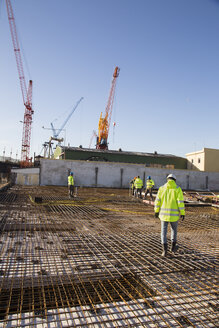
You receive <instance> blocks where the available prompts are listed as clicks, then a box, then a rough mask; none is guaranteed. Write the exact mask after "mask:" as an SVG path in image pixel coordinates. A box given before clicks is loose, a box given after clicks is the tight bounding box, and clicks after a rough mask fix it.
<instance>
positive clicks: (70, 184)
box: [68, 175, 74, 186]
mask: <svg viewBox="0 0 219 328" xmlns="http://www.w3.org/2000/svg"><path fill="white" fill-rule="evenodd" d="M68 185H69V186H74V178H73V176H72V175H69V176H68Z"/></svg>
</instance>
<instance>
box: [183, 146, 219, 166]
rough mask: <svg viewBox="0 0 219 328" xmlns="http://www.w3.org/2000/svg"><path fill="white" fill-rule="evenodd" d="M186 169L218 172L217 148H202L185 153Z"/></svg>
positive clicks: (218, 156)
mask: <svg viewBox="0 0 219 328" xmlns="http://www.w3.org/2000/svg"><path fill="white" fill-rule="evenodd" d="M186 158H187V160H188V164H187V169H188V170H199V171H207V172H219V149H213V148H203V149H202V150H199V151H195V152H194V153H188V154H186Z"/></svg>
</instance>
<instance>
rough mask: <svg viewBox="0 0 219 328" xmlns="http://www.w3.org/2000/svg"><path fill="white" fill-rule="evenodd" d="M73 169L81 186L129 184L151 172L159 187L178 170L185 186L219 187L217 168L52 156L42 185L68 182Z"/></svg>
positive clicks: (45, 163) (45, 165)
mask: <svg viewBox="0 0 219 328" xmlns="http://www.w3.org/2000/svg"><path fill="white" fill-rule="evenodd" d="M70 171H73V172H74V179H75V185H77V186H81V187H95V186H97V187H111V188H121V187H122V188H128V187H129V181H130V180H131V179H132V178H133V177H134V176H136V175H139V176H140V177H141V179H145V178H146V177H147V176H148V175H151V177H152V178H153V180H154V181H155V188H158V187H160V186H161V185H163V184H164V183H165V182H166V176H167V175H168V174H169V173H174V174H175V175H176V177H177V184H178V185H180V186H181V187H182V189H196V190H207V189H209V190H219V173H216V172H200V171H194V170H193V171H190V170H170V169H157V168H148V167H145V165H143V164H127V163H124V164H123V163H107V162H85V161H70V160H48V159H41V170H40V185H58V186H66V185H67V177H68V173H69V172H70ZM96 172H97V173H96ZM96 179H97V184H96Z"/></svg>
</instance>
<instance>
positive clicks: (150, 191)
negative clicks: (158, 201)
mask: <svg viewBox="0 0 219 328" xmlns="http://www.w3.org/2000/svg"><path fill="white" fill-rule="evenodd" d="M148 193H149V194H150V197H151V199H152V198H153V197H152V189H146V191H145V195H144V197H146V196H147V194H148Z"/></svg>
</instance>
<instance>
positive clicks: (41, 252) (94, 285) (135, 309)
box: [0, 188, 218, 327]
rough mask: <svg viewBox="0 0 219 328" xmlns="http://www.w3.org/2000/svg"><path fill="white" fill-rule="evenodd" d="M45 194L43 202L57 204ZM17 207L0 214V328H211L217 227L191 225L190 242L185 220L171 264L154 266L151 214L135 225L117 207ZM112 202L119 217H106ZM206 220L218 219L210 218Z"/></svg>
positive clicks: (167, 261) (215, 302)
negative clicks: (214, 240) (48, 327)
mask: <svg viewBox="0 0 219 328" xmlns="http://www.w3.org/2000/svg"><path fill="white" fill-rule="evenodd" d="M30 191H31V188H30ZM18 192H19V191H18ZM47 192H48V194H49V195H48V196H47V200H48V199H55V198H56V199H62V200H63V195H60V196H59V195H58V196H57V195H55V194H54V193H53V192H52V190H51V189H49V190H48V191H47ZM59 197H60V198H59ZM17 198H18V200H17V204H15V203H13V206H14V207H13V206H10V209H7V208H5V207H4V206H3V207H2V209H1V218H2V221H1V228H2V229H1V232H2V233H1V242H2V243H1V263H0V264H1V272H0V278H1V279H0V282H1V284H0V286H1V295H3V296H1V302H0V308H1V319H2V321H0V323H2V324H3V327H9V326H10V327H25V326H26V327H43V326H44V325H45V327H47V326H48V324H50V325H51V327H59V326H60V325H61V326H62V327H83V326H84V327H98V326H101V327H119V326H123V327H124V326H132V327H133V326H134V327H135V326H136V327H137V326H142V327H143V326H145V325H147V326H148V327H189V326H191V327H215V324H216V320H217V311H218V299H217V296H218V294H217V286H216V281H215V273H216V272H215V270H216V268H217V267H216V266H217V265H218V260H217V258H216V256H217V255H218V247H215V248H213V247H212V246H215V245H209V236H210V237H212V236H213V237H214V236H216V232H218V228H217V227H218V225H217V223H216V224H215V226H213V228H211V227H210V226H209V227H208V224H207V230H206V227H205V226H203V224H202V225H201V226H199V227H198V226H197V228H198V229H196V231H195V240H194V234H193V232H192V233H191V232H190V230H191V229H194V228H193V227H195V226H196V224H197V223H196V215H195V214H194V211H191V213H190V214H189V218H190V216H191V222H190V223H188V227H187V226H185V227H183V226H182V233H181V234H180V236H179V237H180V238H179V241H180V246H181V249H180V250H179V253H178V255H175V256H170V257H168V258H167V259H161V258H160V244H159V243H160V242H159V228H156V225H157V222H156V223H153V222H154V219H152V217H150V216H151V215H152V214H148V215H147V216H146V217H144V222H145V224H142V221H141V220H140V222H139V224H136V215H135V216H134V217H133V214H131V212H133V213H135V212H136V207H135V206H133V207H135V208H134V211H131V208H130V211H128V210H127V207H128V203H125V206H122V204H123V203H122V202H121V200H119V202H116V200H114V201H113V202H110V203H109V204H110V205H109V204H107V206H108V207H109V208H108V210H109V211H106V210H102V209H101V208H102V207H103V206H102V205H103V204H100V205H101V206H100V207H98V206H94V205H83V202H82V203H80V204H76V206H72V205H74V204H72V203H70V204H63V205H48V204H47V205H46V206H44V205H42V206H35V205H32V206H31V205H28V204H25V206H23V205H20V204H19V198H20V200H21V199H23V200H24V199H26V200H27V197H26V198H25V197H24V194H23V195H18V197H17ZM106 198H107V197H106ZM103 199H104V198H103V197H102V200H103ZM84 203H86V202H84ZM95 203H96V202H95ZM112 203H113V204H114V205H113V206H116V203H119V206H117V207H118V208H120V209H121V211H120V212H116V213H115V212H114V211H111V209H114V208H110V206H111V204H112ZM105 205H106V204H105ZM123 205H124V204H123ZM138 207H140V205H139V204H138ZM124 208H125V212H124ZM138 211H139V212H140V211H142V208H141V209H140V210H138ZM145 212H148V213H149V212H151V209H149V211H148V210H145ZM124 213H125V217H124ZM202 214H203V212H200V215H201V216H202V217H203V215H202ZM210 215H212V217H214V216H215V220H216V219H217V218H218V212H217V211H216V212H215V211H214V212H213V213H210ZM137 218H141V216H140V215H138V216H137ZM130 220H132V221H133V226H131V225H130V224H129V222H130ZM199 221H200V220H199V219H198V221H197V222H199ZM147 223H148V224H147ZM183 225H184V224H183ZM122 226H123V229H121V227H122ZM148 227H150V229H151V230H153V232H150V231H148ZM152 228H153V229H152ZM199 232H200V234H199ZM191 236H192V239H193V240H192V242H191V241H190V239H188V238H191ZM204 236H207V237H208V238H207V243H206V245H205V246H206V247H205V248H204V250H203V237H204ZM197 243H198V245H197ZM209 246H211V247H209Z"/></svg>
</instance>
